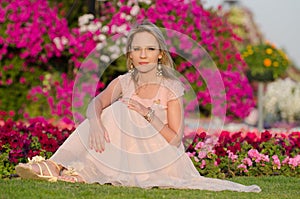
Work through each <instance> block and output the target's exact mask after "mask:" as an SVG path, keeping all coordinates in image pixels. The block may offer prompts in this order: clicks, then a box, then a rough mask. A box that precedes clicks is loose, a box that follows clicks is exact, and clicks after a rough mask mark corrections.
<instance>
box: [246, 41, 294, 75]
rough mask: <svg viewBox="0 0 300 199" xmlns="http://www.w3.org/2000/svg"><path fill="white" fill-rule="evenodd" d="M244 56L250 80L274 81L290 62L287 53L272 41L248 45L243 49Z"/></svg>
mask: <svg viewBox="0 0 300 199" xmlns="http://www.w3.org/2000/svg"><path fill="white" fill-rule="evenodd" d="M242 56H243V58H244V60H245V61H246V63H247V64H248V67H249V70H248V73H247V75H248V77H249V79H250V80H257V81H273V80H275V79H277V78H279V77H280V76H282V75H283V74H284V73H285V71H286V69H287V67H288V66H289V64H290V63H289V60H288V58H287V56H286V54H285V53H284V52H283V51H282V50H280V49H278V48H276V47H275V46H274V45H272V44H270V43H263V44H259V45H256V46H251V45H248V46H247V48H246V49H244V50H242Z"/></svg>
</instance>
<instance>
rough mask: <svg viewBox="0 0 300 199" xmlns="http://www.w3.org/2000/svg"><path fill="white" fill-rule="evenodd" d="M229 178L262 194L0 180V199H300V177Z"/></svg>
mask: <svg viewBox="0 0 300 199" xmlns="http://www.w3.org/2000/svg"><path fill="white" fill-rule="evenodd" d="M231 180H232V181H235V182H238V183H242V184H245V185H251V184H257V185H259V186H260V187H261V188H262V192H261V193H239V192H231V191H221V192H212V191H200V190H178V189H159V188H154V189H141V188H132V187H131V188H129V187H115V186H111V185H99V184H72V183H65V182H56V183H51V182H44V181H37V180H20V179H16V178H15V179H12V180H4V179H1V180H0V199H2V198H5V199H6V198H14V199H15V198H16V199H18V198H47V199H48V198H55V199H57V198H72V199H73V198H84V199H86V198H93V199H94V198H101V199H102V198H104V199H105V198H109V199H111V198H113V199H114V198H121V199H133V198H154V199H161V198H172V199H176V198H180V199H181V198H187V199H190V198H201V199H202V198H222V199H223V198H226V199H227V198H238V199H240V198H245V199H250V198H255V199H257V198H259V199H261V198H276V199H277V198H278V199H283V198H288V199H293V198H300V188H299V187H300V178H292V177H284V176H276V177H257V178H255V177H239V178H233V179H231Z"/></svg>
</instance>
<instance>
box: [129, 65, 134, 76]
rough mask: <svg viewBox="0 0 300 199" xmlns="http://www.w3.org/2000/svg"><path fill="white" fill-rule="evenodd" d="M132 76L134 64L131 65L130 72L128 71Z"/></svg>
mask: <svg viewBox="0 0 300 199" xmlns="http://www.w3.org/2000/svg"><path fill="white" fill-rule="evenodd" d="M128 72H129V73H130V74H131V75H132V74H133V72H134V67H133V63H131V64H130V67H129V71H128Z"/></svg>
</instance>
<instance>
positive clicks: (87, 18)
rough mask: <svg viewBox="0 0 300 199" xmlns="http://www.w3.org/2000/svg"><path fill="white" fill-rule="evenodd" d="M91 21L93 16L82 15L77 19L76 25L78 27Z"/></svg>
mask: <svg viewBox="0 0 300 199" xmlns="http://www.w3.org/2000/svg"><path fill="white" fill-rule="evenodd" d="M93 19H94V15H92V14H85V15H82V16H80V17H79V18H78V25H79V26H83V25H86V24H88V23H89V22H90V20H93Z"/></svg>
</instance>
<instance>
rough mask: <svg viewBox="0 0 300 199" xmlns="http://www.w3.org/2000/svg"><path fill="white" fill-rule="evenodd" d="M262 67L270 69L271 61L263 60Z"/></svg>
mask: <svg viewBox="0 0 300 199" xmlns="http://www.w3.org/2000/svg"><path fill="white" fill-rule="evenodd" d="M264 65H265V67H270V66H271V65H272V61H271V60H270V59H268V58H266V59H264Z"/></svg>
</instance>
